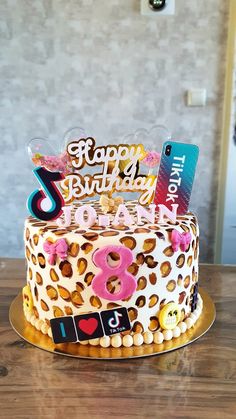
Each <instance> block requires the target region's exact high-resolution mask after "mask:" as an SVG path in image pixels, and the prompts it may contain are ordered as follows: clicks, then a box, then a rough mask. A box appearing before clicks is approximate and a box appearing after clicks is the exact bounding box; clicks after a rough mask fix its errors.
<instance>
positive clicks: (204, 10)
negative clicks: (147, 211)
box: [0, 0, 228, 261]
mask: <svg viewBox="0 0 236 419" xmlns="http://www.w3.org/2000/svg"><path fill="white" fill-rule="evenodd" d="M139 3H140V1H139V0H110V1H108V0H100V1H92V0H67V1H65V0H39V1H29V0H1V2H0V34H1V35H0V51H1V52H0V60H1V69H0V74H1V94H0V100H1V114H0V118H1V126H0V139H1V140H0V141H1V156H0V167H1V177H2V181H1V184H2V187H1V198H0V199H1V202H0V203H1V206H0V210H1V220H2V222H1V227H0V237H1V239H0V255H2V256H22V255H23V241H22V230H23V221H24V218H25V216H26V210H25V201H26V198H27V196H28V194H29V193H30V192H31V191H32V189H33V188H34V187H35V179H34V178H33V175H31V173H30V170H31V165H30V163H29V161H28V157H27V153H26V150H25V144H26V142H27V140H29V139H30V138H32V137H35V136H42V137H46V138H50V140H51V141H52V142H53V143H54V144H55V145H56V147H59V145H60V144H61V142H62V136H63V133H64V131H65V130H67V129H68V128H70V127H73V126H78V125H80V126H83V127H85V128H86V131H87V132H88V133H89V134H92V135H95V136H96V137H97V140H98V141H99V142H100V143H105V142H109V141H111V140H112V139H114V138H117V137H120V138H121V137H122V135H124V134H125V133H128V132H131V131H134V130H136V129H137V128H140V127H144V128H150V127H151V126H152V125H154V124H156V123H163V124H165V125H167V126H168V127H169V129H170V130H171V131H172V133H173V135H174V137H178V138H185V139H186V138H187V139H191V141H192V142H194V143H196V144H198V145H199V146H200V147H201V157H200V161H199V166H198V172H197V177H196V181H195V185H194V196H193V198H192V208H193V209H194V210H196V211H197V213H198V216H199V219H200V224H201V234H202V247H201V253H202V260H205V261H211V260H212V252H213V242H214V222H215V202H216V186H217V166H218V150H219V138H220V128H221V127H220V120H221V103H222V97H223V85H224V61H225V45H226V35H227V9H228V7H227V3H228V2H227V1H225V2H222V1H221V0H208V1H205V0H199V1H196V0H188V1H185V0H176V3H177V4H176V15H175V16H171V17H159V18H149V17H144V16H141V15H140V12H139ZM189 87H206V88H207V91H208V105H207V107H205V108H188V107H186V106H185V102H184V92H185V91H186V89H187V88H189Z"/></svg>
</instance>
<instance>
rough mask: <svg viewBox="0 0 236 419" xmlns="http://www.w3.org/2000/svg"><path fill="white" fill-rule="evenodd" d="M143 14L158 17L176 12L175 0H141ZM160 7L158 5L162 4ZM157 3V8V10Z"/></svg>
mask: <svg viewBox="0 0 236 419" xmlns="http://www.w3.org/2000/svg"><path fill="white" fill-rule="evenodd" d="M140 1H141V14H142V15H145V16H152V17H158V16H163V15H174V14H175V0H162V1H161V0H140ZM162 3H163V7H161V8H160V9H158V6H162ZM155 4H156V6H157V9H156V10H155Z"/></svg>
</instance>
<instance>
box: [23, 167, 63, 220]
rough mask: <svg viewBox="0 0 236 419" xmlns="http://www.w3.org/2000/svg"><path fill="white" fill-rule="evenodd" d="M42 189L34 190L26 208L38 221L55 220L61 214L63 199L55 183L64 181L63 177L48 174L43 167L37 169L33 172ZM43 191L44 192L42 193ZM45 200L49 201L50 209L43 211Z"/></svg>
mask: <svg viewBox="0 0 236 419" xmlns="http://www.w3.org/2000/svg"><path fill="white" fill-rule="evenodd" d="M33 173H34V174H35V176H36V177H37V179H38V181H39V183H40V184H41V186H42V188H43V190H42V189H36V190H35V191H34V192H32V193H31V195H30V196H29V198H28V201H27V207H28V209H29V212H30V213H31V215H32V216H33V217H35V218H38V219H39V220H43V221H50V220H55V219H56V218H58V217H60V215H61V214H62V207H63V206H64V199H63V197H62V195H61V193H60V191H59V189H58V188H57V187H56V185H55V182H59V181H61V180H62V179H64V175H63V174H62V173H59V172H50V171H48V170H46V169H44V167H37V168H36V169H34V170H33ZM44 191H45V192H44ZM45 199H47V200H48V199H49V200H50V205H51V207H50V208H48V209H43V202H44V200H45Z"/></svg>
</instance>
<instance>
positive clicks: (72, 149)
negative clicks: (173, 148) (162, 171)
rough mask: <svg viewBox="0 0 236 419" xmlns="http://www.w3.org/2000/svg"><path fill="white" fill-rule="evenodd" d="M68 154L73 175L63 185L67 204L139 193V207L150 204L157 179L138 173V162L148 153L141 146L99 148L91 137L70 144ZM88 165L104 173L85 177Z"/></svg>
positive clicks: (122, 145) (87, 174) (150, 175)
mask: <svg viewBox="0 0 236 419" xmlns="http://www.w3.org/2000/svg"><path fill="white" fill-rule="evenodd" d="M67 153H68V156H69V157H70V164H71V172H70V173H67V174H66V176H65V179H64V180H62V181H61V183H60V186H61V188H62V191H63V195H64V199H65V203H71V202H72V201H74V200H81V199H84V198H87V197H92V196H94V195H96V194H97V195H101V194H104V193H107V194H111V193H113V192H140V193H141V196H140V198H139V202H140V204H142V205H145V204H147V203H149V202H151V200H152V196H153V194H154V191H155V186H156V176H154V175H152V174H148V175H145V174H141V173H139V168H140V164H139V163H140V162H141V161H142V159H144V157H145V156H146V154H147V153H146V152H145V150H144V146H143V145H142V144H138V145H136V144H131V145H127V144H119V145H109V146H100V147H96V143H95V140H94V139H93V138H91V137H88V138H81V139H79V140H77V139H76V140H73V141H71V142H70V143H69V144H68V145H67ZM86 166H88V167H96V166H98V167H101V170H100V171H99V172H96V173H93V174H89V173H86V174H83V173H82V169H84V168H85V167H86Z"/></svg>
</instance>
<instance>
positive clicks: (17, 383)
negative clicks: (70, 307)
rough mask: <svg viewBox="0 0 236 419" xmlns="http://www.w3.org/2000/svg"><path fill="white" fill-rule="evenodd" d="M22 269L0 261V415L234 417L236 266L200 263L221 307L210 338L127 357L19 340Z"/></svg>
mask: <svg viewBox="0 0 236 419" xmlns="http://www.w3.org/2000/svg"><path fill="white" fill-rule="evenodd" d="M24 269H25V268H24V261H23V260H16V259H15V260H14V259H0V417H1V418H4V419H5V418H24V419H25V418H30V419H31V418H58V419H60V418H68V419H70V418H72V417H73V418H85V419H86V418H89V419H93V418H95V419H97V418H104V419H106V418H219V419H222V418H223V419H225V418H236V267H226V266H213V265H202V266H201V270H200V282H201V286H203V287H204V288H205V289H206V290H207V291H208V292H209V294H210V295H211V296H212V298H213V300H214V301H215V304H216V312H217V314H216V321H215V323H214V325H213V327H212V328H211V329H210V331H209V332H208V333H207V334H206V335H205V336H203V337H202V338H201V339H199V340H198V341H196V342H195V343H193V344H191V345H189V346H186V347H184V348H182V349H178V350H176V351H173V352H170V353H167V354H163V355H159V356H153V357H148V358H140V359H133V360H124V361H102V360H100V361H94V360H82V359H74V358H67V357H63V356H60V355H53V354H51V353H48V352H45V351H42V350H40V349H37V348H35V347H33V346H31V345H30V344H28V343H26V342H24V341H23V340H22V339H20V338H19V337H18V336H17V335H16V333H15V332H14V331H13V330H12V329H11V326H10V324H9V320H8V311H9V306H10V303H11V301H12V300H13V298H14V297H15V296H16V295H17V294H18V293H19V290H20V288H21V287H22V286H23V285H24V283H25V273H24Z"/></svg>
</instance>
